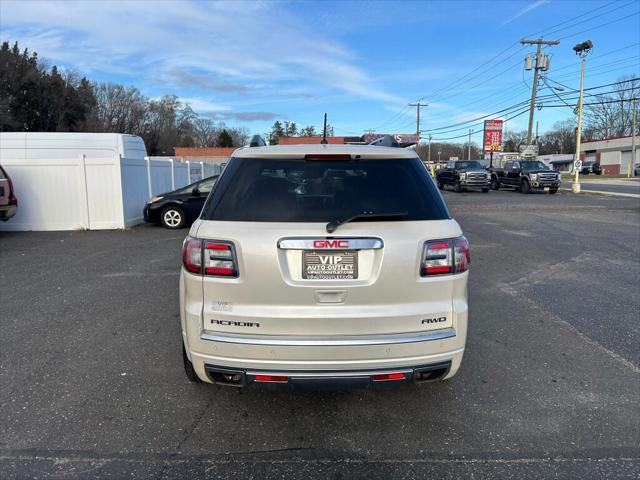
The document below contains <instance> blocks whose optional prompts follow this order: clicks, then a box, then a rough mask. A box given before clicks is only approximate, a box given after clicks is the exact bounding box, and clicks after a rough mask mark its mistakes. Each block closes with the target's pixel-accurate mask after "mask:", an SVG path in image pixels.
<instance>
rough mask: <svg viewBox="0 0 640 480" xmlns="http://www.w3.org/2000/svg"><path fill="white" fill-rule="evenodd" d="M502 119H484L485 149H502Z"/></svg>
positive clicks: (495, 150)
mask: <svg viewBox="0 0 640 480" xmlns="http://www.w3.org/2000/svg"><path fill="white" fill-rule="evenodd" d="M502 123H503V121H502V120H485V121H484V151H485V152H501V151H502Z"/></svg>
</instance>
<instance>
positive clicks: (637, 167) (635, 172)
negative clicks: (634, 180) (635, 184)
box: [633, 163, 640, 177]
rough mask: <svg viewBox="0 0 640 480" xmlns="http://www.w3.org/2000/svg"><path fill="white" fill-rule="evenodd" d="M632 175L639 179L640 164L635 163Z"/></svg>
mask: <svg viewBox="0 0 640 480" xmlns="http://www.w3.org/2000/svg"><path fill="white" fill-rule="evenodd" d="M633 174H634V175H635V176H636V177H640V163H636V167H635V168H634V169H633Z"/></svg>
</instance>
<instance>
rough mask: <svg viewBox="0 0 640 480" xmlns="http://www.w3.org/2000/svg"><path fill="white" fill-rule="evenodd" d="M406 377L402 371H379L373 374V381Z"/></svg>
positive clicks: (386, 380)
mask: <svg viewBox="0 0 640 480" xmlns="http://www.w3.org/2000/svg"><path fill="white" fill-rule="evenodd" d="M405 378H406V377H405V376H404V373H400V372H394V373H381V374H379V375H374V376H373V381H374V382H388V381H390V380H404V379H405Z"/></svg>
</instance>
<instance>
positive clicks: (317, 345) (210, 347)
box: [182, 302, 467, 384]
mask: <svg viewBox="0 0 640 480" xmlns="http://www.w3.org/2000/svg"><path fill="white" fill-rule="evenodd" d="M456 307H457V308H456V309H455V311H454V321H453V327H452V328H445V329H440V330H431V331H424V332H411V333H406V334H398V335H363V336H357V337H354V336H333V337H294V336H289V335H282V336H276V335H269V336H266V335H255V336H253V337H252V336H249V335H230V334H220V332H206V331H202V329H201V328H200V325H197V324H196V322H193V324H191V326H192V327H193V328H190V326H189V325H186V327H187V328H186V329H185V330H183V332H182V333H183V342H184V346H185V350H186V353H187V357H188V358H189V359H190V360H191V362H192V364H193V367H194V369H195V371H196V372H197V374H198V376H199V377H200V378H201V379H202V380H203V381H204V382H209V383H217V382H214V380H213V379H212V377H211V373H210V372H211V369H228V370H233V371H238V372H240V373H241V374H242V376H243V378H244V380H243V384H244V383H246V384H249V383H251V382H252V378H253V376H255V375H257V374H258V373H260V374H262V373H266V374H269V375H276V376H287V377H288V378H289V379H290V380H288V381H287V383H300V382H303V383H316V382H317V383H325V381H327V380H335V378H334V377H344V378H343V380H344V381H346V382H351V381H352V380H354V381H357V382H360V383H365V384H369V383H372V382H373V381H372V379H371V378H370V377H371V375H372V373H371V372H388V371H391V372H398V371H402V372H405V373H406V376H405V378H404V379H402V380H403V381H405V382H413V381H415V369H416V368H421V367H429V366H432V365H439V364H443V363H446V364H447V365H448V367H447V370H446V372H444V374H443V375H442V376H440V377H438V379H445V378H451V377H453V376H454V375H455V374H456V372H457V371H458V369H459V367H460V364H461V362H462V357H463V355H464V349H465V343H466V335H467V305H466V302H457V305H456ZM198 323H199V322H198ZM183 326H184V325H183ZM367 372H369V373H367ZM327 375H328V377H330V378H323V377H325V376H327ZM389 383H394V382H389ZM398 383H402V382H398Z"/></svg>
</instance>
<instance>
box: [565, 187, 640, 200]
mask: <svg viewBox="0 0 640 480" xmlns="http://www.w3.org/2000/svg"><path fill="white" fill-rule="evenodd" d="M560 190H562V191H565V192H571V189H570V188H561V189H560ZM583 193H593V194H595V195H604V196H607V197H624V198H640V194H637V193H621V192H607V191H603V190H580V193H579V194H578V195H582V194H583Z"/></svg>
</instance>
